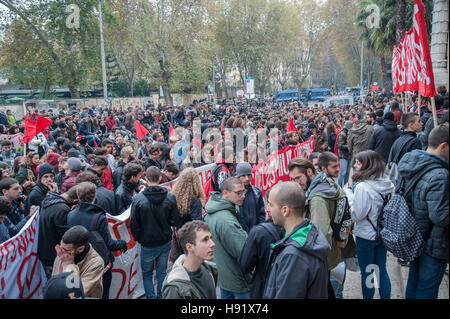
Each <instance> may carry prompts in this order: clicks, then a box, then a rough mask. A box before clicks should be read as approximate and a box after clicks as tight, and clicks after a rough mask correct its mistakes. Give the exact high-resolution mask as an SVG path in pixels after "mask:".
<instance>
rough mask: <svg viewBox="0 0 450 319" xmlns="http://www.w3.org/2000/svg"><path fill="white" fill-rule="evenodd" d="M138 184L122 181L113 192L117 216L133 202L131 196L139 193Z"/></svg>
mask: <svg viewBox="0 0 450 319" xmlns="http://www.w3.org/2000/svg"><path fill="white" fill-rule="evenodd" d="M138 187H139V184H134V183H130V182H127V181H125V180H122V183H120V185H119V187H118V188H117V189H116V192H115V194H114V195H115V200H116V209H117V214H119V215H120V214H122V213H123V212H124V211H125V210H126V209H127V208H128V207H129V206H130V205H131V202H132V201H133V196H134V195H135V194H136V193H138V192H139V188H138Z"/></svg>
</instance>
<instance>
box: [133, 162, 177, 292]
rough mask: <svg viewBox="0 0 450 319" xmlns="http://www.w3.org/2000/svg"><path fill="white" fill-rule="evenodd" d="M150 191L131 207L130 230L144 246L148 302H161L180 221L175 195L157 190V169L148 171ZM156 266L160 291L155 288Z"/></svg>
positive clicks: (142, 266)
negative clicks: (159, 300)
mask: <svg viewBox="0 0 450 319" xmlns="http://www.w3.org/2000/svg"><path fill="white" fill-rule="evenodd" d="M146 175H147V179H148V185H149V186H148V187H146V188H145V189H144V190H143V191H142V192H141V193H139V194H137V195H136V196H135V197H134V198H133V201H132V204H131V213H130V214H131V217H130V230H131V233H132V235H133V238H134V239H135V240H136V241H137V242H138V243H140V244H141V268H142V279H143V281H144V290H145V295H146V296H147V299H161V298H162V294H161V289H162V284H163V281H164V278H165V276H166V269H167V262H168V257H169V251H170V247H171V240H172V229H171V228H170V227H171V226H174V227H179V226H180V217H179V212H178V208H177V203H176V199H175V197H174V196H173V194H171V193H169V192H168V191H167V190H165V189H163V188H162V187H160V186H158V185H159V182H160V179H161V176H160V170H159V168H158V167H156V166H151V167H149V168H148V169H147V171H146ZM155 262H156V279H157V289H156V293H155V288H154V285H153V270H154V268H155Z"/></svg>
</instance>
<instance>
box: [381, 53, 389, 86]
mask: <svg viewBox="0 0 450 319" xmlns="http://www.w3.org/2000/svg"><path fill="white" fill-rule="evenodd" d="M380 65H381V78H382V82H383V88H386V91H389V90H390V88H389V89H388V86H389V82H388V77H387V70H386V58H385V56H384V55H383V54H381V55H380Z"/></svg>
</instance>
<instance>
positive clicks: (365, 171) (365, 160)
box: [352, 150, 386, 183]
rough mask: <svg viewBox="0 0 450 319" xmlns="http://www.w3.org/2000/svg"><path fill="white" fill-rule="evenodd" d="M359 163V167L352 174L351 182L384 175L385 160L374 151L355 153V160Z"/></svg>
mask: <svg viewBox="0 0 450 319" xmlns="http://www.w3.org/2000/svg"><path fill="white" fill-rule="evenodd" d="M356 160H358V161H359V162H360V163H361V169H360V170H359V171H358V172H356V173H355V174H353V177H352V180H353V182H355V183H357V182H363V181H365V180H374V179H378V178H380V177H381V176H383V175H384V172H385V169H386V161H385V160H384V158H383V157H382V156H381V155H380V154H378V153H377V152H375V151H372V150H367V151H363V152H359V153H358V154H356V157H355V161H356Z"/></svg>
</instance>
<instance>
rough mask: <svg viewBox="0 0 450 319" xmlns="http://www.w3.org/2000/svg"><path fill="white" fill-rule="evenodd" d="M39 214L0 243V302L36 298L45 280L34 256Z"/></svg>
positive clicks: (38, 261) (39, 294) (35, 255)
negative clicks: (15, 233)
mask: <svg viewBox="0 0 450 319" xmlns="http://www.w3.org/2000/svg"><path fill="white" fill-rule="evenodd" d="M38 231H39V211H38V212H37V213H36V214H34V215H33V217H32V218H30V220H29V221H28V222H27V223H26V224H25V226H24V227H23V228H22V230H21V231H20V232H19V233H18V234H17V235H16V236H14V237H13V238H11V239H9V240H7V241H5V242H3V243H1V244H0V299H36V298H38V297H40V296H41V295H42V288H43V287H44V285H45V283H46V281H47V277H46V276H45V272H44V267H43V266H42V264H41V262H40V260H39V259H38V255H37V238H38Z"/></svg>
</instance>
